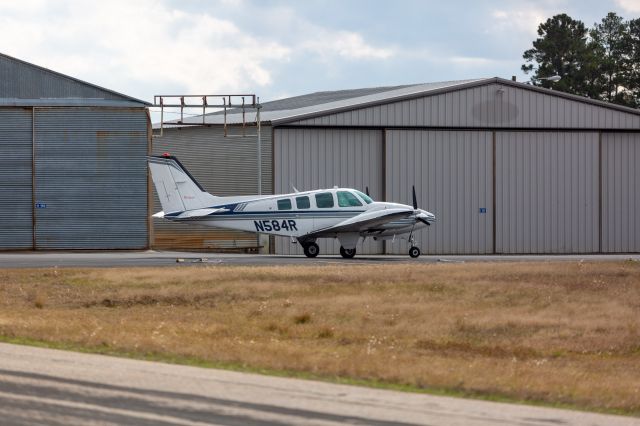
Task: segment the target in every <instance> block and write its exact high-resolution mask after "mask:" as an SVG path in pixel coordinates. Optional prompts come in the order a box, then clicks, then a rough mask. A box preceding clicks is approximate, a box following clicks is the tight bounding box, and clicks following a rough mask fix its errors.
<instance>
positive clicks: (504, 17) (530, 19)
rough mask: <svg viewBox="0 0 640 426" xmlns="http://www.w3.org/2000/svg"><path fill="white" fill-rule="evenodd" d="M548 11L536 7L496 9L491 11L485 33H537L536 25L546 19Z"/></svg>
mask: <svg viewBox="0 0 640 426" xmlns="http://www.w3.org/2000/svg"><path fill="white" fill-rule="evenodd" d="M547 16H548V13H547V12H545V11H543V10H541V9H536V8H519V9H517V10H505V9H496V10H493V11H492V12H491V18H492V19H491V25H490V26H489V27H487V28H486V32H487V33H514V32H515V33H523V32H524V33H526V34H528V35H535V34H537V30H538V25H540V23H541V22H544V21H546V19H547Z"/></svg>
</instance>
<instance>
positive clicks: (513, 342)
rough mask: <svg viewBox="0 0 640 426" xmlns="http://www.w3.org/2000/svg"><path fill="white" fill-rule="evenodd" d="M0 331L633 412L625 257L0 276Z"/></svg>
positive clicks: (137, 352) (136, 352) (638, 282)
mask: <svg viewBox="0 0 640 426" xmlns="http://www.w3.org/2000/svg"><path fill="white" fill-rule="evenodd" d="M0 335H1V336H2V339H3V340H8V341H24V342H35V341H40V342H50V343H54V344H55V345H63V346H62V347H71V348H76V349H78V348H86V349H88V350H92V351H98V352H108V353H121V354H130V355H131V354H132V355H133V356H139V357H144V356H155V357H160V359H173V360H175V361H177V362H195V363H198V362H201V363H202V364H203V365H217V366H220V365H223V366H228V367H231V368H245V369H253V370H259V369H265V370H268V371H271V372H281V373H289V374H294V375H296V374H306V375H310V376H312V377H318V378H326V379H332V380H336V379H341V378H342V379H348V380H352V381H353V382H357V383H368V384H384V385H391V386H396V385H397V386H398V387H404V388H405V389H414V390H416V389H427V390H431V391H437V392H445V393H452V394H458V395H471V396H481V397H489V398H506V399H509V400H521V401H532V402H542V403H550V404H560V405H565V404H566V405H569V406H574V407H581V408H586V409H593V410H607V411H617V412H623V413H627V414H633V415H638V414H640V264H638V263H637V262H621V263H614V262H601V263H597V262H585V263H579V262H573V263H561V262H550V263H476V264H429V265H416V264H402V265H400V264H394V265H381V266H358V265H352V266H349V265H344V266H342V265H336V266H318V267H307V266H287V267H224V266H212V267H182V268H158V269H151V268H131V269H124V268H122V269H87V270H79V269H39V270H0ZM64 345H68V346H64ZM207 363H211V364H207Z"/></svg>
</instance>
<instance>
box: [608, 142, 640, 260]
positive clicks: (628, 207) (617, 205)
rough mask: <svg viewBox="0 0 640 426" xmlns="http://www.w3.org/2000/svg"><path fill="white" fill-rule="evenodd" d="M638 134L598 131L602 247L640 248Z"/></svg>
mask: <svg viewBox="0 0 640 426" xmlns="http://www.w3.org/2000/svg"><path fill="white" fill-rule="evenodd" d="M639 192H640V134H638V133H603V134H602V251H603V252H609V253H626V252H636V253H637V252H640V193H639Z"/></svg>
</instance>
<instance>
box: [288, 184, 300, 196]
mask: <svg viewBox="0 0 640 426" xmlns="http://www.w3.org/2000/svg"><path fill="white" fill-rule="evenodd" d="M289 185H291V189H293V192H295V193H296V194H297V193H298V192H300V191H298V188H296V187H295V186H293V182H289Z"/></svg>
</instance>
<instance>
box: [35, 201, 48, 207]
mask: <svg viewBox="0 0 640 426" xmlns="http://www.w3.org/2000/svg"><path fill="white" fill-rule="evenodd" d="M46 208H47V204H46V203H40V202H38V203H36V209H46Z"/></svg>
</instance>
